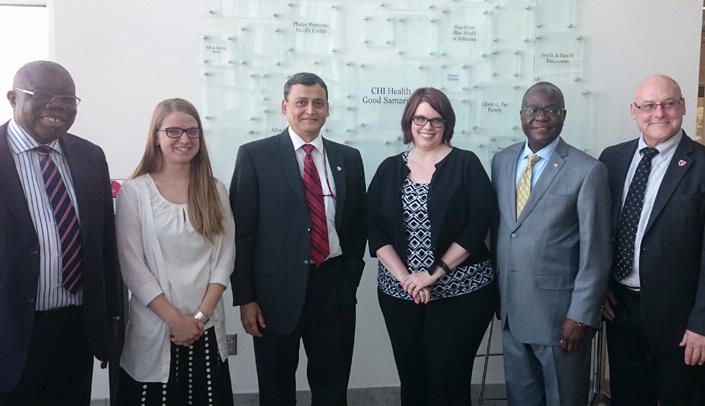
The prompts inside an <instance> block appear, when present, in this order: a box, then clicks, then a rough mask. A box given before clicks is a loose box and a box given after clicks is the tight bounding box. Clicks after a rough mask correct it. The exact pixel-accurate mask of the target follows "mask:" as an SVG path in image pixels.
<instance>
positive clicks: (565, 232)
mask: <svg viewBox="0 0 705 406" xmlns="http://www.w3.org/2000/svg"><path fill="white" fill-rule="evenodd" d="M520 116H521V124H522V129H523V130H524V133H525V134H526V138H527V140H526V142H523V143H519V144H515V145H512V146H510V147H508V148H506V149H504V150H503V151H501V152H499V153H497V155H495V157H494V159H493V161H492V181H493V184H494V187H495V190H496V192H497V200H498V203H499V211H500V215H499V219H498V221H497V222H496V224H495V227H494V228H493V232H492V240H493V245H492V246H493V251H494V257H495V260H496V264H497V270H498V273H499V289H500V296H501V310H500V316H501V319H502V329H503V346H504V369H505V375H506V385H507V397H508V400H509V404H510V405H522V406H527V405H581V406H584V405H585V404H586V403H587V399H588V391H589V377H590V345H589V344H590V341H591V339H592V337H593V335H594V332H595V329H597V328H599V326H600V306H601V304H602V301H603V300H604V298H605V295H606V291H607V282H608V276H609V270H610V262H611V258H612V256H611V227H610V223H609V221H607V219H609V215H610V207H611V206H610V203H611V202H610V195H609V189H608V187H607V170H606V169H605V166H604V165H603V164H602V163H600V162H599V161H597V160H596V159H594V158H592V157H590V156H588V155H587V154H585V153H583V152H581V151H578V150H577V149H575V148H573V147H571V146H569V145H568V144H566V143H565V141H563V140H562V139H561V138H560V137H559V135H560V133H561V130H562V128H563V122H564V120H565V117H566V110H565V102H564V99H563V93H562V92H561V91H560V89H558V88H557V87H556V86H555V85H553V84H551V83H548V82H541V83H537V84H535V85H534V86H532V87H531V88H529V90H527V92H526V94H524V98H523V101H522V108H521V111H520Z"/></svg>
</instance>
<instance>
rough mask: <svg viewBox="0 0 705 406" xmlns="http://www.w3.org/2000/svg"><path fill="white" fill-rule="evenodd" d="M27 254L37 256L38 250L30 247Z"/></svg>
mask: <svg viewBox="0 0 705 406" xmlns="http://www.w3.org/2000/svg"><path fill="white" fill-rule="evenodd" d="M29 252H30V253H31V254H32V255H37V254H39V248H37V247H32V249H31V250H29Z"/></svg>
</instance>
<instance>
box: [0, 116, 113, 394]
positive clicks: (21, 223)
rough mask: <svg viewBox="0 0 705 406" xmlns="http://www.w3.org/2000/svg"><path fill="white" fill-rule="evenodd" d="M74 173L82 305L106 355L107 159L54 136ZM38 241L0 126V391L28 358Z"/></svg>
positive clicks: (11, 384) (12, 383) (13, 382)
mask: <svg viewBox="0 0 705 406" xmlns="http://www.w3.org/2000/svg"><path fill="white" fill-rule="evenodd" d="M60 143H61V149H62V151H63V152H64V154H65V156H66V159H67V161H68V166H69V169H70V170H71V177H72V178H73V183H74V188H75V193H76V200H77V206H78V208H79V217H80V221H81V233H82V236H83V292H84V293H83V309H84V315H85V320H86V331H87V335H88V340H89V342H90V344H91V348H92V350H93V354H95V356H96V357H97V358H98V359H100V360H106V359H108V358H109V357H110V355H111V353H112V351H113V348H112V344H113V343H112V342H111V341H112V334H111V323H112V321H111V319H112V318H113V317H115V316H118V315H120V314H121V312H120V306H121V305H120V303H121V293H120V292H121V289H122V282H121V279H120V269H119V265H118V258H117V246H116V242H115V221H114V218H113V200H112V194H111V191H110V176H109V174H108V164H107V163H106V161H105V155H104V154H103V151H102V150H101V149H100V148H99V147H98V146H96V145H94V144H92V143H90V142H88V141H86V140H84V139H81V138H79V137H76V136H74V135H71V134H66V135H65V136H64V137H63V138H62V139H61V141H60ZM39 272H40V269H39V240H38V237H37V234H36V232H35V231H34V224H33V222H32V218H31V216H30V213H29V209H28V207H27V200H26V199H25V196H24V191H23V189H22V184H21V183H20V178H19V176H18V174H17V169H16V168H15V162H14V160H13V158H12V151H11V150H10V146H9V143H8V139H7V123H5V124H4V125H2V126H0V326H1V327H0V392H8V391H11V390H12V389H14V388H15V387H16V386H17V383H18V382H19V379H20V377H21V375H22V371H23V369H24V367H25V362H26V360H27V353H28V351H29V344H30V338H31V336H32V325H33V322H34V312H35V308H36V303H35V302H36V296H37V283H38V280H39Z"/></svg>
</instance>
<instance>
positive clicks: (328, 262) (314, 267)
mask: <svg viewBox="0 0 705 406" xmlns="http://www.w3.org/2000/svg"><path fill="white" fill-rule="evenodd" d="M339 258H340V256H337V257H333V258H329V259H327V260H326V262H324V263H322V264H321V265H320V266H319V265H316V264H314V263H313V261H311V265H309V267H308V269H309V271H310V272H318V271H321V270H325V269H326V268H329V267H331V266H332V265H333V264H335V263H336V262H337V261H338V259H339Z"/></svg>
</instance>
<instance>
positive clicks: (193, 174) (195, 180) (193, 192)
mask: <svg viewBox="0 0 705 406" xmlns="http://www.w3.org/2000/svg"><path fill="white" fill-rule="evenodd" d="M174 112H181V113H185V114H188V115H190V116H191V117H193V118H195V119H196V122H198V128H203V126H202V125H201V117H200V116H199V115H198V111H197V110H196V107H194V106H193V104H191V103H189V102H188V101H186V100H184V99H178V98H176V99H166V100H164V101H162V102H160V103H159V104H157V107H155V108H154V113H152V121H151V122H150V123H149V130H148V132H147V145H146V146H145V148H144V155H142V160H141V161H140V163H139V165H137V169H135V171H134V172H133V173H132V175H130V178H136V177H138V176H140V175H144V174H145V173H153V172H157V171H159V170H160V169H161V168H162V164H163V157H162V150H161V149H160V148H159V145H157V130H158V129H159V128H160V127H161V126H162V122H163V121H164V118H166V116H168V115H169V114H171V113H174ZM199 145H200V146H199V148H198V152H197V153H196V156H194V157H193V159H192V160H191V165H190V174H189V186H188V214H189V217H190V218H191V225H192V226H193V228H194V229H195V230H196V231H197V232H198V233H199V234H201V235H202V236H204V237H205V238H206V239H207V240H208V241H210V242H211V243H212V242H213V241H214V239H215V236H217V235H220V234H223V232H224V231H225V229H224V227H223V212H222V205H221V203H220V196H219V195H218V189H217V187H216V183H215V178H214V177H213V170H212V169H211V162H210V159H209V158H208V149H207V148H206V140H205V137H204V136H203V134H201V138H200V139H199Z"/></svg>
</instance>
